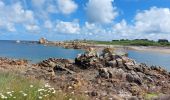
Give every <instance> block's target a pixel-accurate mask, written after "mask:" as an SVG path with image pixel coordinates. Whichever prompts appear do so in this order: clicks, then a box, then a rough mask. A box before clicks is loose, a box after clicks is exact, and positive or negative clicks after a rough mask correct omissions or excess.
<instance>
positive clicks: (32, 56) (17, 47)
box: [0, 41, 170, 71]
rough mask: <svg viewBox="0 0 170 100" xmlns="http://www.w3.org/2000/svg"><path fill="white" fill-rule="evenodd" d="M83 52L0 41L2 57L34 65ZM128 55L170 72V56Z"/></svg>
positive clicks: (136, 52) (139, 52) (152, 53)
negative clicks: (45, 60)
mask: <svg viewBox="0 0 170 100" xmlns="http://www.w3.org/2000/svg"><path fill="white" fill-rule="evenodd" d="M83 52H84V51H83V50H74V49H64V48H62V47H56V46H45V45H40V44H36V43H35V44H32V43H28V42H26V43H23V42H21V43H16V42H15V41H0V57H9V58H17V59H20V58H23V59H27V60H30V61H31V62H33V63H36V62H39V61H41V60H44V59H48V58H50V57H55V58H69V59H74V58H75V57H76V56H77V54H79V53H83ZM128 55H129V57H130V58H132V59H135V60H136V61H137V62H140V63H146V64H149V65H158V66H162V67H165V68H166V69H168V70H169V71H170V54H165V53H156V52H152V51H150V52H148V51H147V52H146V51H145V52H144V51H134V50H129V51H128Z"/></svg>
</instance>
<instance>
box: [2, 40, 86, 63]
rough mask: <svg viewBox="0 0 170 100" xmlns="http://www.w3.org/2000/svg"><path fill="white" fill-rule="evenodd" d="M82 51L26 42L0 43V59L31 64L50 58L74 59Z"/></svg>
mask: <svg viewBox="0 0 170 100" xmlns="http://www.w3.org/2000/svg"><path fill="white" fill-rule="evenodd" d="M82 52H83V50H74V49H64V48H62V47H56V46H45V45H40V44H36V43H34V44H32V43H28V42H24V43H23V42H21V43H16V42H15V41H0V57H9V58H17V59H22V58H23V59H27V60H30V61H31V62H33V63H36V62H39V61H41V60H44V59H48V58H50V57H56V58H69V59H74V58H75V57H76V56H77V54H79V53H82Z"/></svg>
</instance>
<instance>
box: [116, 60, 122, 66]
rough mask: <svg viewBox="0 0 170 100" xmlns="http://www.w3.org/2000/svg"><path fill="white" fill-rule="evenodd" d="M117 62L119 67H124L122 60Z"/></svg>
mask: <svg viewBox="0 0 170 100" xmlns="http://www.w3.org/2000/svg"><path fill="white" fill-rule="evenodd" d="M116 62H117V67H124V64H123V61H122V59H120V58H118V59H116Z"/></svg>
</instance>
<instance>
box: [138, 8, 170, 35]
mask: <svg viewBox="0 0 170 100" xmlns="http://www.w3.org/2000/svg"><path fill="white" fill-rule="evenodd" d="M135 29H136V30H138V32H143V33H170V9H169V8H157V7H152V8H151V9H150V10H145V11H142V12H139V13H138V14H137V15H136V17H135Z"/></svg>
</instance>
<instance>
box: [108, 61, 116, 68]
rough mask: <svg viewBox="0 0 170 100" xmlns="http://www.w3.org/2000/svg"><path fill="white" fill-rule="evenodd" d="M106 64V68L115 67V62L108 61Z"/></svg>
mask: <svg viewBox="0 0 170 100" xmlns="http://www.w3.org/2000/svg"><path fill="white" fill-rule="evenodd" d="M106 64H107V66H110V67H116V66H117V62H116V60H113V61H108V62H107V63H106Z"/></svg>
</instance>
